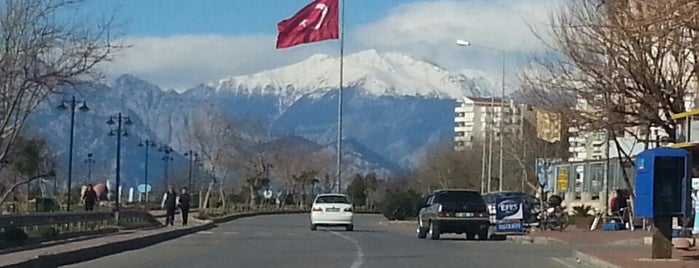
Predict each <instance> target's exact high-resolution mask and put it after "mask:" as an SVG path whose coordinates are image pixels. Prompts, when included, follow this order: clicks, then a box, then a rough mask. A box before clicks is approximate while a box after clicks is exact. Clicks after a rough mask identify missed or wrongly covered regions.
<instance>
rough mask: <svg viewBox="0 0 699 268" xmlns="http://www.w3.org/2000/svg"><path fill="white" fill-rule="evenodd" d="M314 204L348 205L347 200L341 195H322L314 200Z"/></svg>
mask: <svg viewBox="0 0 699 268" xmlns="http://www.w3.org/2000/svg"><path fill="white" fill-rule="evenodd" d="M316 204H349V200H347V197H346V196H342V195H324V196H319V197H318V199H316Z"/></svg>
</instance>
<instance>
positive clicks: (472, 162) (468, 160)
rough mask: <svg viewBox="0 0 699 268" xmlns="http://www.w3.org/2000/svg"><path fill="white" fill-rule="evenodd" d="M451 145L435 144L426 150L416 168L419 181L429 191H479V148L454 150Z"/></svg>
mask: <svg viewBox="0 0 699 268" xmlns="http://www.w3.org/2000/svg"><path fill="white" fill-rule="evenodd" d="M453 146H454V145H453V144H452V143H446V144H436V145H434V146H432V147H431V148H430V149H428V151H427V153H426V155H425V157H424V160H423V161H422V165H421V166H419V167H418V172H417V176H418V177H419V180H420V181H421V182H422V184H424V185H425V186H427V187H428V188H430V189H434V188H442V189H448V188H468V189H479V188H480V180H481V179H480V178H481V172H480V171H481V154H482V153H481V150H480V149H478V148H479V146H472V147H467V148H466V149H465V150H459V151H456V150H454V147H453Z"/></svg>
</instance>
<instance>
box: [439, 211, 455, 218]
mask: <svg viewBox="0 0 699 268" xmlns="http://www.w3.org/2000/svg"><path fill="white" fill-rule="evenodd" d="M439 216H440V217H454V212H439Z"/></svg>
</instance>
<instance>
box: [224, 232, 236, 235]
mask: <svg viewBox="0 0 699 268" xmlns="http://www.w3.org/2000/svg"><path fill="white" fill-rule="evenodd" d="M223 234H227V235H236V234H238V232H223Z"/></svg>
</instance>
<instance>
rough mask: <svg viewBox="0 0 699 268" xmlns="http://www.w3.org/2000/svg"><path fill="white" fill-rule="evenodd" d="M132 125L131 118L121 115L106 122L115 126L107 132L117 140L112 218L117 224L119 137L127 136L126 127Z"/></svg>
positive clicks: (119, 170)
mask: <svg viewBox="0 0 699 268" xmlns="http://www.w3.org/2000/svg"><path fill="white" fill-rule="evenodd" d="M132 124H133V123H132V122H131V118H130V117H128V116H123V115H122V114H121V113H118V114H117V115H113V116H110V117H109V120H108V121H107V125H109V126H114V125H116V129H112V130H111V131H109V136H116V138H117V148H116V179H115V188H116V191H115V192H116V199H115V204H114V206H115V208H114V217H115V218H116V220H117V222H119V201H120V199H121V193H120V192H119V190H120V188H121V137H128V136H129V133H128V132H127V131H126V126H130V125H132Z"/></svg>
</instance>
